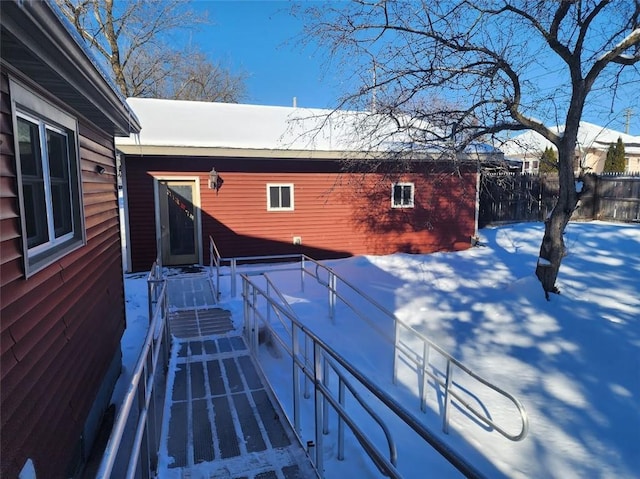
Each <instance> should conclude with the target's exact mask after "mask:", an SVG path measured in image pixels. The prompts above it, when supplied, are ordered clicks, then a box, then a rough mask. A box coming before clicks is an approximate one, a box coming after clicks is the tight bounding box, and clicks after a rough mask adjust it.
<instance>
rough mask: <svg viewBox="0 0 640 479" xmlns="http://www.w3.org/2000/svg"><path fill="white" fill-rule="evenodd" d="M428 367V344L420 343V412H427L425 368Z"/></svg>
mask: <svg viewBox="0 0 640 479" xmlns="http://www.w3.org/2000/svg"><path fill="white" fill-rule="evenodd" d="M428 367H429V343H427V342H426V341H423V342H422V370H421V371H420V378H421V379H420V386H421V390H420V410H421V411H422V412H424V411H426V410H427V368H428Z"/></svg>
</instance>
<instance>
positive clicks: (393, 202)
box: [391, 182, 415, 209]
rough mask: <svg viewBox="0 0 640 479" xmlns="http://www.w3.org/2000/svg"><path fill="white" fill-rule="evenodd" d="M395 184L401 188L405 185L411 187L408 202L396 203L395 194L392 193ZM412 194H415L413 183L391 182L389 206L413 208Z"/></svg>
mask: <svg viewBox="0 0 640 479" xmlns="http://www.w3.org/2000/svg"><path fill="white" fill-rule="evenodd" d="M396 186H400V187H402V188H405V187H407V186H409V187H411V197H410V198H409V201H408V202H406V203H405V202H404V201H403V202H402V203H400V204H396V202H395V195H394V193H395V189H396ZM414 196H415V184H414V183H409V182H403V183H392V185H391V208H397V209H401V208H413V207H414ZM403 199H404V198H403Z"/></svg>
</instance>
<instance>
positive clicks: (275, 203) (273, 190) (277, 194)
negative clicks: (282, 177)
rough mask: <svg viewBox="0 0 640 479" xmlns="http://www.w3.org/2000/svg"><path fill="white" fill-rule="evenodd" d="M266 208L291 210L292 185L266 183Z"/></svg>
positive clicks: (270, 209)
mask: <svg viewBox="0 0 640 479" xmlns="http://www.w3.org/2000/svg"><path fill="white" fill-rule="evenodd" d="M267 210H269V211H292V210H293V185H291V184H286V185H284V184H283V185H276V184H268V185H267Z"/></svg>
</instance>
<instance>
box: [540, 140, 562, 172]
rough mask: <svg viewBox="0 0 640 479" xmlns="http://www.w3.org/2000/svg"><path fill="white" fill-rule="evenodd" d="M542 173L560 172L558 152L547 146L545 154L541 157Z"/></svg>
mask: <svg viewBox="0 0 640 479" xmlns="http://www.w3.org/2000/svg"><path fill="white" fill-rule="evenodd" d="M539 171H540V173H557V172H558V155H557V154H556V151H555V150H554V149H553V148H551V147H549V146H547V147H546V148H545V149H544V153H542V156H541V157H540V168H539Z"/></svg>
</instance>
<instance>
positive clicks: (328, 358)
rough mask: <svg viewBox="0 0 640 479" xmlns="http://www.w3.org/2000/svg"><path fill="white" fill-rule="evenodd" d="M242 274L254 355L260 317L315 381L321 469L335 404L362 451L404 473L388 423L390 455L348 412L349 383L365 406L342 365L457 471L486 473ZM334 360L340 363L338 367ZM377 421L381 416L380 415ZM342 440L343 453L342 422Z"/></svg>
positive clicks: (391, 471) (386, 468) (394, 473)
mask: <svg viewBox="0 0 640 479" xmlns="http://www.w3.org/2000/svg"><path fill="white" fill-rule="evenodd" d="M240 276H241V278H242V285H243V288H242V291H243V293H242V297H243V303H244V320H245V333H246V334H249V335H250V337H249V338H248V341H247V342H248V343H249V344H250V346H251V348H252V351H253V352H254V353H255V352H256V350H257V345H258V339H257V334H258V329H259V328H258V324H257V322H258V320H260V321H262V323H263V324H264V325H265V326H266V327H267V328H269V329H270V332H271V333H272V334H274V335H275V337H276V338H277V339H278V341H279V342H280V344H281V345H282V346H283V347H284V348H285V350H286V351H287V353H288V354H289V355H290V356H291V357H292V359H293V362H294V368H297V369H294V371H295V370H299V371H301V372H302V373H303V374H305V376H307V377H308V378H309V379H311V381H312V382H313V385H314V391H315V395H314V398H315V402H314V406H315V407H314V410H315V416H316V417H315V440H316V443H315V453H316V454H315V456H316V457H315V464H316V468H317V470H318V471H322V470H323V467H322V464H323V457H322V452H323V434H326V433H327V432H328V427H327V422H326V421H327V419H326V418H327V417H328V414H327V412H326V407H327V406H326V402H328V403H329V405H331V407H332V408H333V409H334V410H335V411H336V413H337V414H338V415H339V417H340V418H341V421H344V422H345V423H346V424H347V426H349V428H350V429H351V430H352V432H353V434H354V435H355V437H356V438H357V439H358V441H359V443H360V444H361V445H362V447H363V448H364V450H365V451H366V452H367V454H368V455H369V457H371V458H372V460H373V461H374V463H375V464H376V466H377V467H378V468H379V469H380V470H381V472H382V473H383V474H386V475H388V476H389V477H394V478H400V477H401V475H400V473H399V471H398V469H397V468H396V459H397V455H396V452H395V444H394V442H393V440H392V438H391V434H390V431H389V430H388V428H387V427H386V426H385V425H384V423H383V422H382V421H381V420H380V421H379V422H378V424H380V426H381V427H382V429H383V431H384V433H385V436H386V438H387V441H388V445H389V448H390V453H389V454H390V457H389V459H387V457H386V456H384V455H383V454H382V453H381V452H380V451H379V450H378V448H377V447H376V446H375V445H374V444H373V443H372V442H371V441H370V440H369V438H368V437H367V436H366V435H365V434H364V432H363V431H362V430H361V429H360V428H359V426H358V425H357V424H356V423H355V421H353V419H352V418H351V417H350V416H349V414H348V413H347V411H346V410H345V408H344V391H343V387H344V386H347V387H348V389H349V390H350V392H352V393H355V394H354V397H356V396H357V397H356V399H357V400H358V401H359V402H360V404H366V402H365V401H364V400H362V398H360V397H359V395H358V394H357V392H356V391H355V389H354V388H353V387H352V386H350V385H348V384H349V383H348V381H347V380H346V376H345V375H344V374H343V373H342V372H341V370H340V369H339V368H338V366H339V367H340V368H341V369H342V370H344V371H346V372H347V373H348V374H349V375H350V376H351V377H353V378H354V379H355V380H356V381H357V382H358V383H360V384H361V385H362V386H363V387H365V388H366V389H367V390H368V391H369V392H370V393H371V394H373V395H374V396H375V397H376V398H377V399H378V400H379V401H380V402H382V403H383V404H384V405H385V406H386V407H387V408H389V409H390V410H391V411H392V412H393V413H394V414H395V415H396V416H397V417H398V418H399V419H400V420H402V421H403V422H404V423H405V424H406V425H407V426H409V427H410V428H411V429H412V430H413V431H414V432H416V433H417V434H418V435H420V437H422V438H423V439H424V440H425V441H426V442H428V443H429V444H430V445H431V446H432V447H433V448H434V449H435V450H436V451H438V452H439V453H440V454H441V455H442V456H443V457H444V458H445V459H446V460H447V461H448V462H449V463H450V464H452V465H453V466H454V467H455V468H456V469H458V470H459V471H460V472H461V473H462V474H464V475H465V476H466V477H470V478H475V477H483V476H482V474H481V473H480V472H479V471H478V470H477V469H476V468H475V467H473V466H472V465H471V464H470V463H468V462H467V461H466V460H465V459H464V458H463V457H462V456H460V455H459V454H458V453H456V452H455V451H454V450H452V449H451V448H449V446H448V445H447V444H446V443H444V442H443V441H442V440H441V439H439V438H438V437H437V436H436V435H434V434H433V433H432V432H431V431H429V430H428V429H427V428H426V427H425V426H424V425H423V424H422V423H421V422H420V421H419V420H418V419H417V418H416V417H414V416H413V415H412V414H411V413H410V412H408V411H406V410H405V409H404V408H403V407H402V406H401V405H400V404H399V403H398V402H397V401H396V400H395V399H394V398H393V397H391V396H390V395H389V394H388V393H387V392H385V391H384V390H383V389H381V388H379V387H378V386H377V385H376V384H374V383H373V382H372V381H370V380H369V379H368V378H367V377H366V376H365V375H364V374H362V373H360V372H359V371H358V370H357V369H356V368H355V367H354V366H352V365H351V364H350V363H349V362H348V361H347V360H346V359H345V358H344V357H343V356H342V355H340V354H339V353H338V352H337V351H335V350H333V349H332V348H331V347H330V346H329V345H328V344H326V343H325V342H324V341H323V340H322V339H320V337H318V336H317V335H315V334H314V333H313V332H312V331H311V330H309V329H308V328H307V327H305V326H304V325H303V324H302V323H301V322H300V321H299V320H298V319H297V317H296V316H295V315H294V314H292V313H291V312H290V311H289V309H288V308H287V307H286V306H283V305H281V304H280V303H279V302H277V301H275V300H274V299H273V298H272V297H270V296H269V295H268V294H267V293H266V291H264V290H263V289H261V288H260V287H259V286H258V285H256V284H255V282H253V281H252V279H251V277H250V276H249V275H246V274H241V275H240ZM258 297H262V298H264V300H265V306H266V307H268V308H269V309H272V310H274V311H276V314H277V315H278V316H281V317H286V318H287V319H288V320H289V321H290V322H291V325H292V326H291V343H292V344H291V346H289V345H288V344H287V343H286V341H284V340H283V339H282V338H280V336H279V335H277V334H276V333H275V331H274V330H273V328H272V327H271V325H270V324H269V322H268V321H267V316H266V315H263V314H262V313H261V312H260V311H259V308H258ZM298 332H300V333H302V334H304V337H305V341H306V338H308V339H309V340H310V341H311V343H312V344H313V351H314V354H313V363H312V365H310V364H309V362H308V361H307V358H303V359H301V358H300V354H299V340H298V338H297V337H298V334H297V333H298ZM336 364H337V365H338V366H336ZM327 365H328V366H330V369H327ZM329 370H333V371H334V373H335V374H336V375H337V376H338V378H339V392H338V395H339V398H338V400H337V401H336V399H335V397H334V396H333V394H332V392H331V390H330V389H329V388H328V373H327V371H329ZM293 387H294V395H293V400H294V405H293V407H294V414H293V415H294V428H295V430H296V431H297V432H298V431H299V430H300V427H299V416H298V414H299V412H298V411H299V405H298V403H299V395H300V385H299V383H298V381H296V375H295V374H294V381H293ZM365 410H367V412H370V413H372V417H374V419H375V418H376V416H377V414H375V413H374V412H373V410H371V408H370V407H369V406H368V405H367V406H365ZM376 420H377V419H376ZM338 428H339V431H338V436H339V438H338V442H339V450H340V451H342V452H339V454H343V448H344V443H343V434H342V433H341V432H340V431H341V422H339V424H338Z"/></svg>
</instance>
